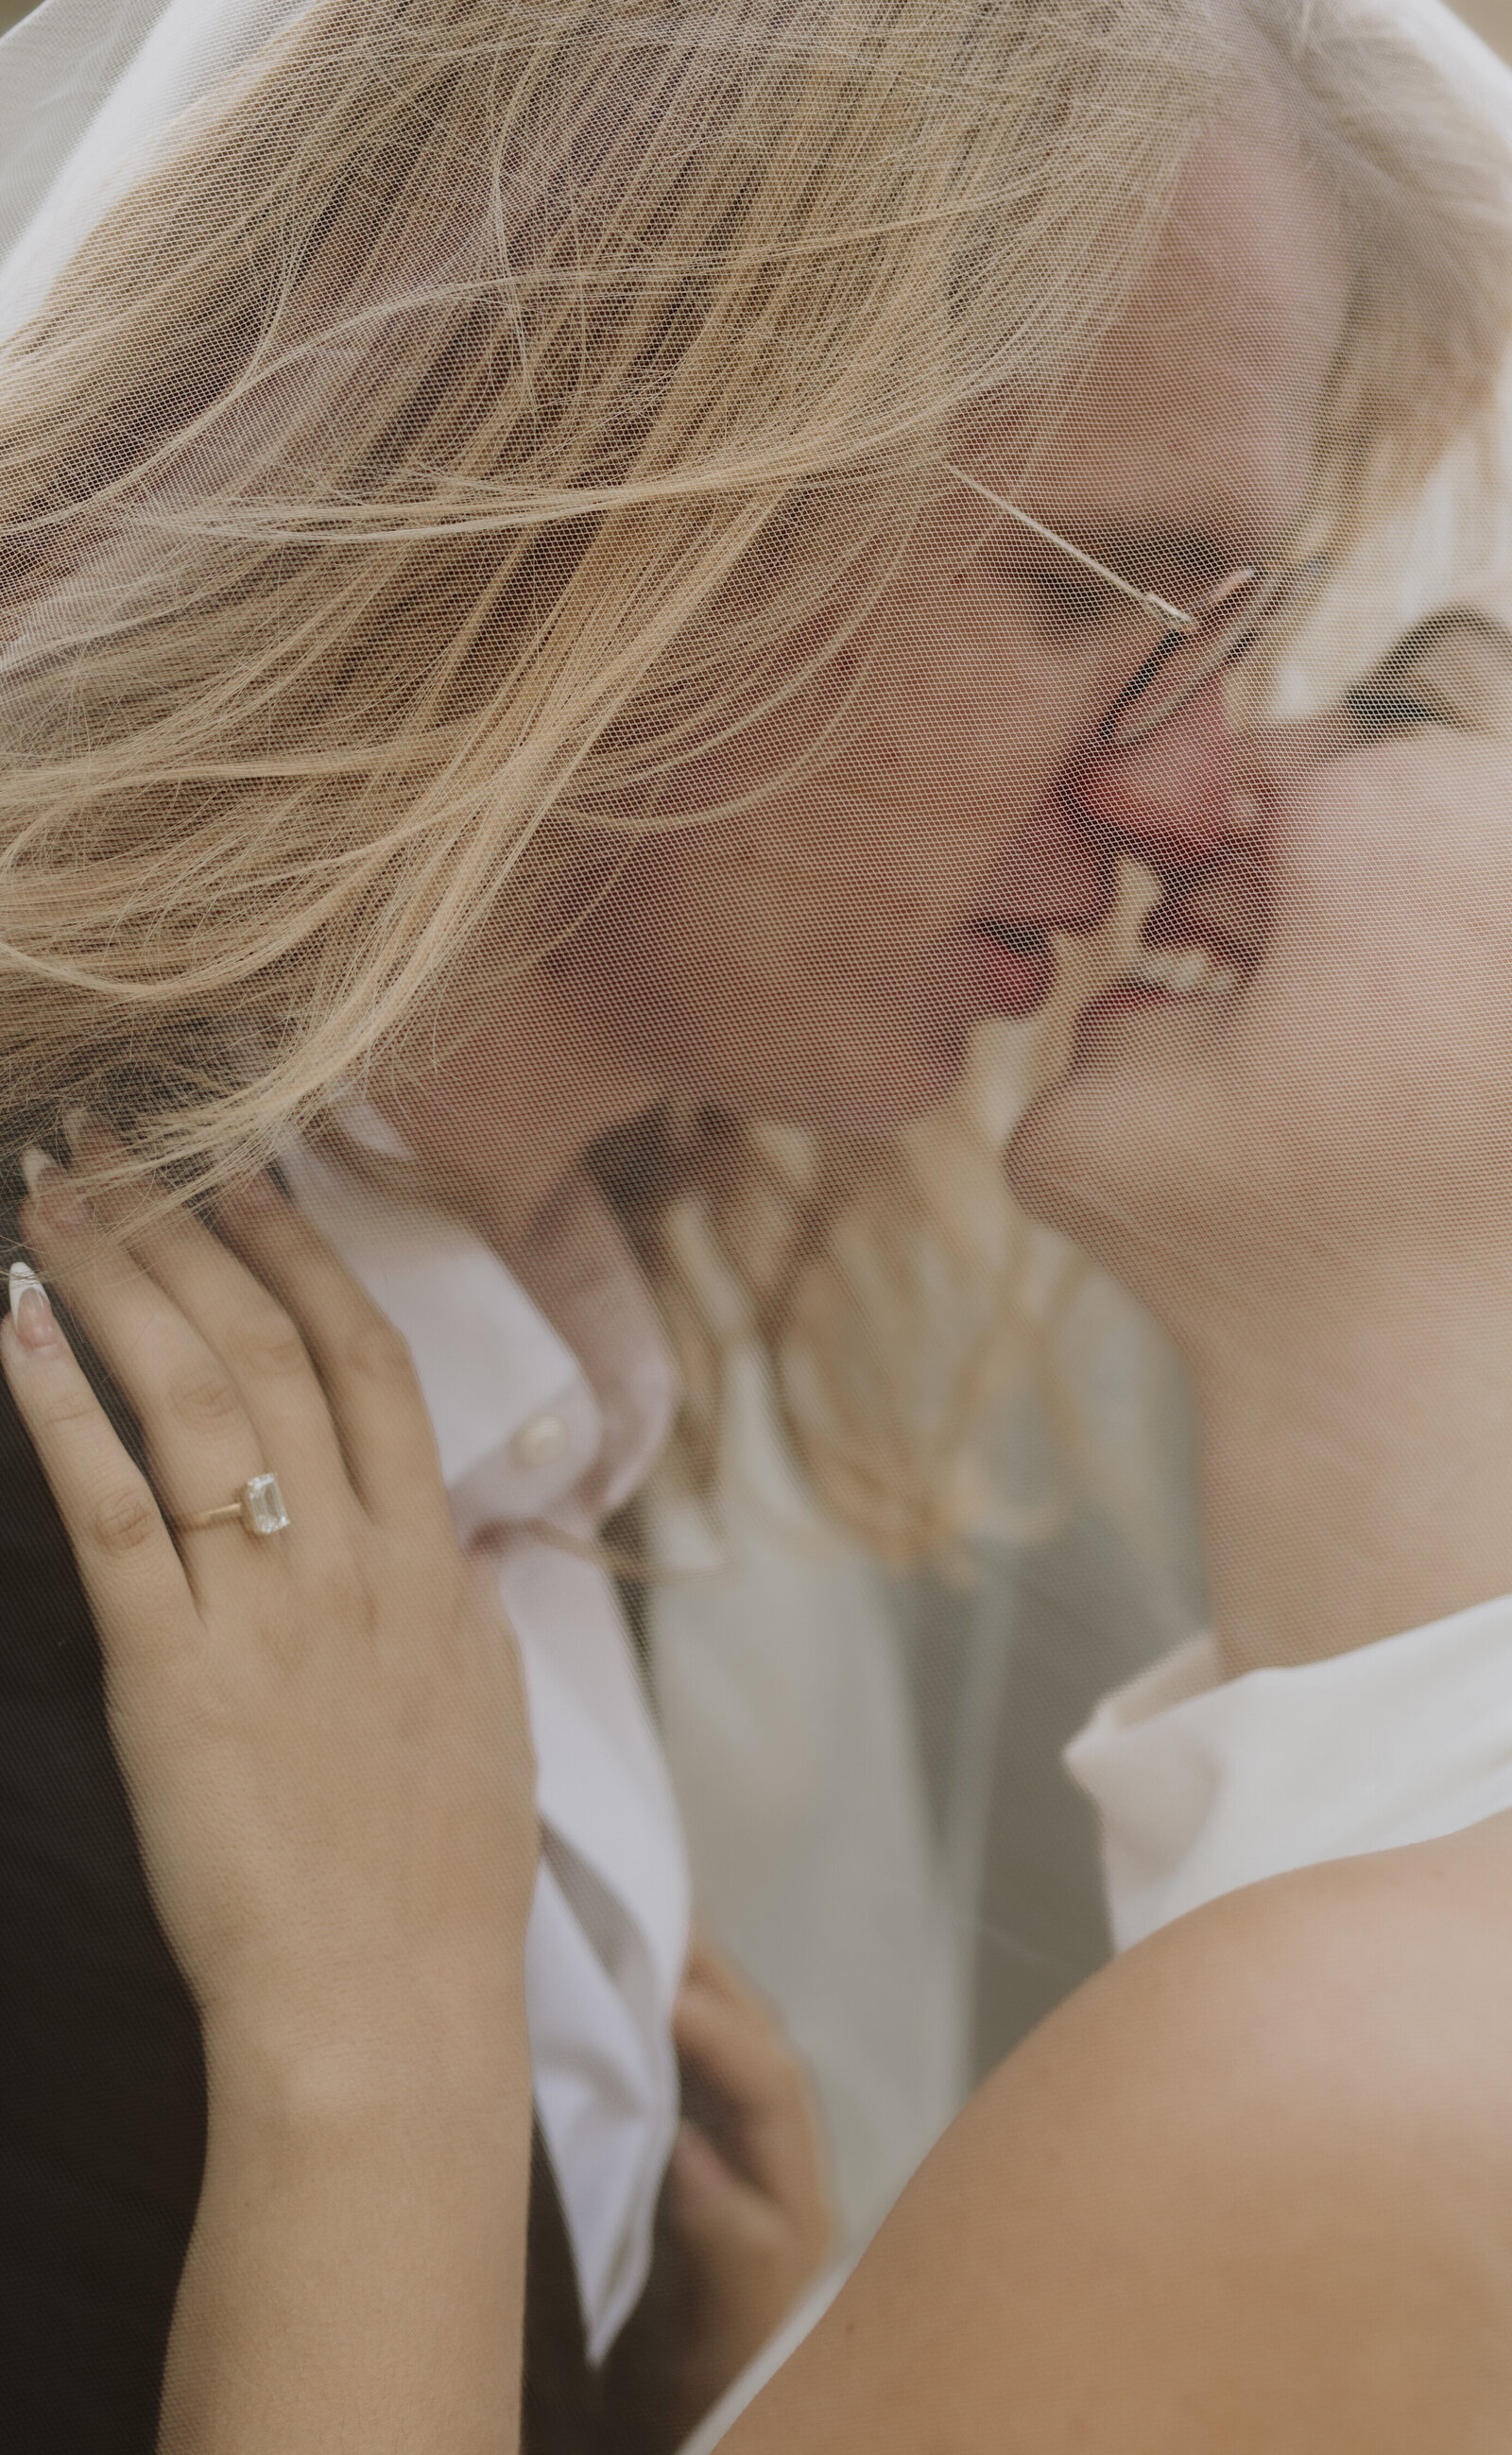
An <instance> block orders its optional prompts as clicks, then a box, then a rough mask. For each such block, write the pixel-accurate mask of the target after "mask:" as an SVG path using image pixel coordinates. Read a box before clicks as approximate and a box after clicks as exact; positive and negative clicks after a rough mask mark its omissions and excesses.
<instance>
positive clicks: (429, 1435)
mask: <svg viewBox="0 0 1512 2455" xmlns="http://www.w3.org/2000/svg"><path fill="white" fill-rule="evenodd" d="M215 1215H216V1222H217V1225H218V1226H219V1227H220V1228H221V1230H222V1232H223V1234H224V1235H225V1236H226V1238H227V1240H228V1241H229V1242H230V1243H231V1244H232V1245H233V1246H234V1247H235V1250H236V1251H237V1252H238V1253H239V1254H241V1256H242V1257H243V1259H244V1260H245V1261H246V1262H247V1263H248V1264H249V1266H250V1267H251V1268H253V1269H254V1270H255V1272H256V1274H257V1277H258V1278H259V1279H260V1280H262V1281H263V1282H264V1283H265V1284H266V1285H267V1286H268V1287H269V1288H272V1290H273V1292H274V1293H275V1295H276V1296H277V1298H278V1299H279V1301H280V1303H281V1304H282V1305H283V1306H284V1307H285V1309H287V1311H288V1313H289V1314H290V1316H291V1318H292V1319H293V1320H294V1321H295V1322H296V1324H297V1326H298V1329H299V1331H300V1333H301V1335H302V1336H303V1338H304V1341H305V1344H306V1346H307V1347H308V1348H309V1350H310V1352H311V1354H312V1355H313V1357H314V1358H315V1363H316V1369H317V1371H318V1373H319V1376H320V1381H321V1385H322V1387H323V1388H324V1390H325V1393H326V1397H327V1399H328V1400H329V1402H330V1407H331V1411H332V1414H333V1416H334V1417H335V1419H336V1426H337V1432H338V1434H339V1436H340V1441H341V1447H342V1450H343V1451H344V1452H345V1455H346V1462H347V1467H348V1470H349V1471H350V1473H351V1476H352V1480H353V1482H354V1483H355V1485H356V1486H357V1490H358V1496H359V1498H360V1499H361V1500H362V1502H363V1504H364V1506H365V1507H366V1508H367V1509H368V1511H369V1512H371V1514H373V1515H374V1516H375V1517H378V1518H379V1519H381V1520H382V1521H383V1522H384V1523H385V1524H389V1525H394V1526H403V1527H411V1528H414V1529H415V1530H416V1531H417V1532H421V1533H433V1532H439V1531H440V1530H441V1529H442V1528H446V1529H449V1527H450V1523H451V1520H450V1512H449V1510H448V1507H447V1502H446V1495H445V1491H444V1489H443V1487H442V1484H441V1478H440V1469H439V1463H438V1461H437V1455H436V1438H435V1434H434V1432H433V1431H432V1430H431V1420H430V1416H429V1414H428V1413H427V1412H426V1408H425V1401H424V1399H423V1397H422V1396H421V1394H420V1387H419V1381H418V1380H417V1378H416V1374H415V1368H414V1365H413V1364H412V1362H411V1360H410V1352H409V1349H408V1348H407V1347H406V1345H405V1343H404V1341H403V1339H402V1338H401V1337H400V1335H399V1333H398V1330H397V1329H395V1328H394V1325H393V1323H392V1322H390V1321H389V1320H387V1319H386V1318H385V1316H384V1315H383V1314H382V1313H381V1312H379V1310H378V1307H377V1305H376V1304H375V1303H374V1302H373V1300H372V1298H371V1296H369V1295H368V1293H367V1291H366V1289H365V1288H361V1287H359V1286H358V1282H357V1280H356V1279H355V1278H353V1276H352V1274H351V1272H350V1271H349V1270H348V1269H346V1268H344V1267H343V1265H342V1264H341V1263H340V1262H338V1261H337V1257H336V1255H335V1254H334V1253H333V1252H332V1250H331V1248H330V1247H329V1245H327V1244H326V1243H325V1241H324V1239H323V1238H322V1237H320V1236H318V1235H317V1233H316V1231H315V1229H314V1228H312V1227H311V1226H310V1224H309V1222H308V1220H306V1219H303V1218H301V1217H300V1215H299V1213H298V1211H297V1210H296V1208H295V1207H294V1205H293V1203H292V1202H289V1201H287V1200H286V1199H285V1197H284V1196H283V1195H282V1194H281V1193H280V1192H279V1190H278V1188H277V1187H276V1185H275V1184H274V1182H273V1180H272V1178H271V1177H267V1176H257V1177H252V1178H249V1179H247V1180H246V1181H244V1182H243V1183H242V1184H241V1185H238V1186H237V1187H235V1188H234V1189H233V1190H232V1191H229V1192H227V1193H225V1194H224V1195H222V1196H221V1198H220V1199H219V1201H218V1202H217V1205H216V1213H215Z"/></svg>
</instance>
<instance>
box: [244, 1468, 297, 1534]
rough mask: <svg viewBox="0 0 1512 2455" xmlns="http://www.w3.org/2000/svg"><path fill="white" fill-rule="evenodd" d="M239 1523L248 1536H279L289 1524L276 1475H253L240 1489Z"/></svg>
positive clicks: (287, 1513)
mask: <svg viewBox="0 0 1512 2455" xmlns="http://www.w3.org/2000/svg"><path fill="white" fill-rule="evenodd" d="M241 1522H242V1524H243V1526H245V1528H246V1530H247V1532H248V1533H249V1534H281V1533H282V1532H283V1530H284V1528H285V1527H286V1526H287V1525H288V1523H289V1512H288V1511H287V1509H286V1508H285V1507H284V1505H283V1494H282V1492H281V1491H279V1489H278V1478H277V1476H276V1474H255V1475H253V1476H252V1477H251V1479H250V1480H249V1481H248V1482H246V1483H244V1484H243V1485H242V1487H241Z"/></svg>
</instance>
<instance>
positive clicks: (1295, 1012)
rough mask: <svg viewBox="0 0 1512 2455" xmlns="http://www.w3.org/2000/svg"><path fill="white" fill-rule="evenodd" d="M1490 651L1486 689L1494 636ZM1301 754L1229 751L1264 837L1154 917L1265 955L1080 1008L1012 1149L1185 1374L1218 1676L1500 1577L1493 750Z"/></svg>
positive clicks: (1499, 1010)
mask: <svg viewBox="0 0 1512 2455" xmlns="http://www.w3.org/2000/svg"><path fill="white" fill-rule="evenodd" d="M1489 653H1490V654H1492V655H1493V656H1494V657H1495V658H1496V659H1497V660H1498V661H1499V663H1500V667H1501V680H1502V690H1503V693H1504V692H1505V690H1506V689H1507V687H1508V685H1509V684H1512V647H1509V645H1508V644H1506V643H1505V642H1504V640H1503V644H1502V648H1501V649H1500V651H1498V650H1497V649H1496V648H1495V644H1494V642H1492V643H1491V645H1490V648H1489ZM1451 655H1452V643H1451V642H1449V641H1444V642H1440V644H1439V645H1438V647H1437V648H1431V649H1430V650H1429V651H1428V652H1427V654H1426V655H1425V657H1424V659H1422V661H1421V663H1420V668H1419V671H1418V680H1419V682H1420V684H1421V683H1422V682H1424V681H1431V680H1432V677H1433V672H1434V667H1435V664H1436V662H1438V663H1440V664H1442V663H1444V662H1446V660H1447V659H1449V658H1450V656H1451ZM1343 738H1344V737H1342V736H1341V734H1340V732H1339V731H1338V728H1336V729H1335V732H1334V736H1333V741H1332V746H1333V747H1334V749H1335V750H1336V751H1337V750H1338V748H1339V744H1340V741H1341V740H1342V739H1343ZM1296 750H1297V743H1296V741H1294V740H1293V739H1291V738H1289V737H1286V736H1262V737H1259V738H1258V739H1257V741H1255V742H1254V743H1253V744H1251V745H1250V746H1249V748H1248V749H1247V751H1246V753H1245V761H1246V789H1247V791H1248V792H1249V793H1250V794H1251V795H1252V797H1253V800H1254V805H1255V807H1256V810H1257V826H1256V831H1255V834H1254V836H1253V838H1252V839H1251V840H1250V842H1249V843H1248V844H1247V845H1246V846H1244V847H1243V848H1242V850H1238V849H1236V847H1233V846H1230V847H1227V848H1224V847H1219V848H1217V850H1216V854H1215V858H1214V860H1213V862H1212V863H1211V865H1210V867H1209V869H1208V870H1207V872H1206V874H1205V875H1204V876H1202V877H1201V878H1195V879H1194V880H1192V881H1190V882H1189V883H1188V885H1187V887H1186V889H1185V891H1184V893H1183V895H1182V896H1181V897H1180V898H1179V899H1178V900H1177V903H1176V906H1175V914H1174V917H1173V916H1171V915H1169V914H1168V915H1167V916H1163V917H1162V923H1161V924H1157V925H1165V924H1166V923H1168V924H1169V927H1170V929H1171V931H1172V934H1174V935H1180V934H1182V932H1183V930H1185V932H1186V934H1188V935H1189V936H1195V935H1199V934H1201V932H1202V931H1203V930H1206V931H1208V932H1209V933H1210V934H1211V933H1216V934H1218V935H1219V936H1223V935H1228V936H1229V937H1231V938H1237V939H1239V940H1240V941H1241V942H1243V943H1248V944H1249V946H1250V947H1251V948H1252V950H1253V951H1254V952H1255V953H1256V954H1257V956H1258V957H1259V960H1258V963H1257V965H1256V966H1255V967H1254V968H1252V969H1248V970H1247V971H1246V972H1245V973H1244V974H1243V975H1242V976H1241V981H1240V985H1239V987H1238V989H1237V991H1236V993H1235V994H1234V995H1232V996H1229V997H1226V998H1223V999H1221V1000H1219V1001H1217V1002H1214V1001H1212V1000H1207V1001H1200V1002H1196V1003H1192V1002H1187V1003H1184V1004H1183V1003H1180V1002H1177V1003H1174V1004H1162V1005H1157V1006H1154V1007H1153V1008H1149V1009H1145V1010H1141V1011H1137V1012H1133V1013H1129V1012H1120V1013H1118V1014H1116V1015H1114V1016H1110V1017H1107V1018H1105V1019H1102V1020H1093V1021H1090V1022H1088V1023H1087V1024H1085V1025H1084V1026H1083V1028H1082V1032H1081V1036H1080V1043H1079V1047H1078V1052H1077V1055H1076V1058H1075V1062H1074V1063H1073V1066H1072V1068H1071V1071H1070V1073H1069V1074H1068V1076H1067V1077H1066V1079H1065V1080H1064V1082H1062V1083H1061V1084H1059V1085H1056V1086H1055V1088H1054V1089H1053V1090H1052V1091H1051V1092H1049V1093H1048V1094H1047V1095H1046V1096H1045V1097H1044V1098H1043V1099H1042V1100H1041V1101H1040V1102H1039V1103H1038V1104H1037V1106H1036V1107H1035V1109H1034V1110H1033V1111H1032V1114H1031V1115H1030V1117H1029V1118H1028V1119H1027V1120H1026V1121H1025V1124H1024V1126H1023V1127H1022V1128H1021V1130H1020V1133H1019V1135H1018V1138H1017V1141H1016V1143H1015V1146H1014V1149H1013V1151H1012V1154H1011V1170H1012V1173H1013V1176H1014V1180H1015V1183H1016V1184H1017V1186H1018V1187H1019V1189H1020V1191H1021V1193H1022V1194H1023V1195H1024V1196H1025V1198H1026V1199H1027V1200H1028V1201H1029V1202H1030V1204H1031V1205H1032V1207H1035V1208H1037V1209H1039V1210H1040V1211H1041V1212H1042V1213H1043V1214H1044V1215H1046V1216H1048V1217H1050V1218H1052V1219H1054V1220H1055V1221H1057V1222H1058V1223H1059V1224H1061V1225H1063V1226H1065V1227H1067V1228H1070V1229H1071V1231H1072V1232H1073V1234H1075V1235H1076V1236H1077V1237H1078V1238H1079V1239H1080V1240H1081V1241H1083V1242H1084V1243H1086V1244H1087V1245H1088V1246H1090V1248H1092V1250H1093V1252H1095V1253H1096V1254H1097V1255H1098V1256H1099V1257H1100V1258H1101V1259H1102V1260H1104V1261H1105V1262H1106V1263H1107V1264H1108V1265H1109V1267H1110V1268H1113V1269H1114V1271H1115V1272H1116V1273H1117V1274H1118V1275H1119V1276H1120V1277H1121V1278H1123V1279H1124V1280H1125V1281H1126V1282H1127V1283H1128V1284H1129V1285H1130V1286H1132V1287H1133V1288H1134V1289H1135V1290H1136V1292H1137V1293H1138V1294H1140V1295H1141V1296H1142V1297H1143V1299H1144V1300H1145V1302H1146V1303H1147V1304H1149V1305H1150V1307H1151V1308H1152V1309H1153V1310H1154V1312H1155V1313H1156V1315H1157V1316H1158V1317H1159V1318H1160V1319H1161V1320H1162V1321H1163V1322H1164V1323H1165V1325H1166V1326H1167V1328H1168V1329H1170V1330H1171V1331H1172V1333H1173V1334H1174V1336H1175V1338H1176V1340H1177V1342H1178V1344H1179V1345H1180V1346H1181V1348H1182V1349H1183V1351H1184V1354H1185V1356H1186V1359H1187V1361H1188V1363H1189V1365H1190V1367H1191V1370H1192V1374H1193V1380H1194V1386H1195V1392H1196V1399H1197V1405H1198V1410H1199V1415H1200V1422H1201V1435H1202V1437H1201V1442H1200V1453H1201V1462H1202V1473H1203V1482H1204V1503H1205V1528H1206V1533H1207V1552H1208V1559H1209V1563H1210V1570H1211V1574H1212V1580H1213V1604H1214V1615H1215V1623H1216V1629H1217V1632H1218V1635H1219V1639H1220V1643H1221V1644H1222V1646H1223V1648H1224V1650H1225V1654H1226V1657H1227V1659H1228V1662H1229V1664H1230V1667H1231V1669H1234V1670H1242V1669H1246V1668H1251V1667H1255V1666H1257V1665H1260V1664H1265V1663H1286V1662H1300V1661H1307V1660H1311V1659H1315V1658H1317V1657H1318V1656H1319V1655H1322V1654H1336V1653H1342V1652H1345V1651H1347V1650H1348V1649H1350V1648H1351V1647H1354V1646H1358V1645H1364V1644H1368V1643H1370V1642H1372V1641H1373V1640H1375V1639H1377V1638H1379V1637H1384V1636H1389V1635H1391V1634H1394V1633H1397V1632H1398V1631H1400V1630H1405V1629H1409V1628H1413V1627H1418V1626H1420V1625H1422V1624H1424V1623H1426V1622H1428V1621H1431V1620H1434V1619H1437V1618H1440V1617H1442V1616H1444V1615H1446V1614H1447V1613H1451V1612H1455V1611H1459V1610H1461V1609H1463V1608H1464V1607H1465V1606H1467V1605H1469V1604H1471V1603H1474V1602H1478V1601H1481V1600H1483V1599H1484V1597H1485V1596H1487V1595H1488V1594H1496V1593H1504V1592H1506V1591H1507V1589H1508V1588H1509V1587H1512V1531H1509V1521H1508V1516H1507V1511H1506V1505H1505V1485H1504V1471H1503V1463H1502V1462H1503V1460H1504V1458H1505V1455H1506V1451H1507V1445H1508V1438H1509V1434H1512V1390H1509V1389H1508V1385H1507V1378H1506V1373H1505V1368H1504V1360H1503V1342H1502V1334H1501V1329H1502V1324H1503V1323H1504V1322H1505V1321H1506V1320H1507V1318H1508V1317H1509V1312H1512V1245H1509V1242H1508V1237H1507V1227H1506V1223H1507V1219H1508V1216H1509V1214H1512V1092H1509V1085H1512V1028H1509V1024H1508V1015H1509V1012H1512V1002H1509V998H1508V984H1507V966H1506V946H1507V943H1508V932H1509V928H1512V773H1509V769H1508V761H1507V752H1506V746H1505V743H1504V741H1495V740H1487V739H1484V738H1477V737H1476V736H1475V735H1474V734H1471V733H1468V732H1464V731H1451V730H1449V729H1446V728H1445V727H1444V726H1442V725H1439V726H1435V727H1433V728H1431V729H1429V730H1426V731H1424V732H1422V733H1421V735H1420V738H1418V739H1416V740H1400V741H1388V742H1382V743H1380V744H1379V745H1376V746H1372V747H1370V748H1367V749H1363V750H1359V749H1357V750H1353V751H1347V750H1346V751H1345V753H1344V755H1340V756H1337V757H1335V758H1334V759H1332V760H1330V761H1327V762H1326V763H1324V764H1322V765H1320V766H1319V765H1316V764H1314V765H1312V766H1311V767H1310V768H1309V766H1308V765H1307V763H1306V762H1305V761H1303V762H1300V763H1299V762H1298V761H1297V758H1296V756H1295V754H1296ZM1488 1331H1489V1333H1490V1334H1488Z"/></svg>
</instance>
